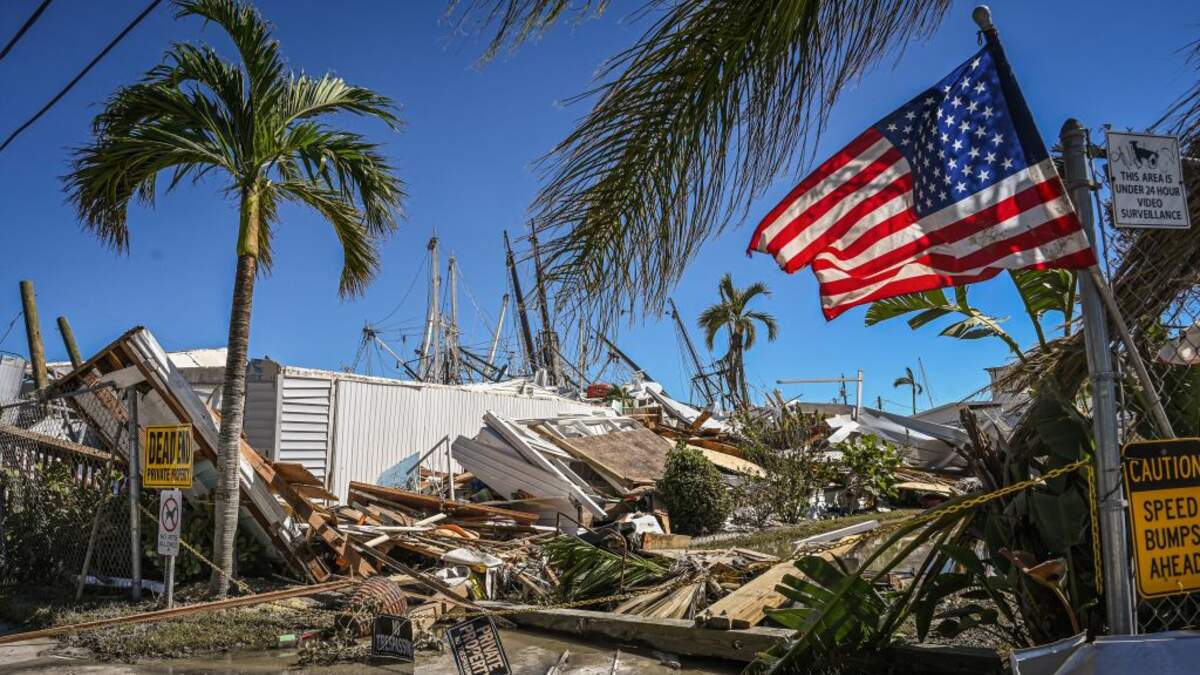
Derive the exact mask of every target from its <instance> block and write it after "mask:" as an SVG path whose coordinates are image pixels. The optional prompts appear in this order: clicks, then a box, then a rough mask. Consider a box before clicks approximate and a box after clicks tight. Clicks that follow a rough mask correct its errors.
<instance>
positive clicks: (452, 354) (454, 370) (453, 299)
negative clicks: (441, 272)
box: [446, 256, 461, 383]
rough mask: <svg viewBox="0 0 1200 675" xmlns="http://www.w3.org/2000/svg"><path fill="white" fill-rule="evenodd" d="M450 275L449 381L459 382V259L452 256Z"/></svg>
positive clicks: (447, 272) (447, 331) (447, 345)
mask: <svg viewBox="0 0 1200 675" xmlns="http://www.w3.org/2000/svg"><path fill="white" fill-rule="evenodd" d="M446 275H447V276H449V277H450V325H449V326H448V328H447V329H446V356H447V357H448V363H447V367H446V370H447V375H448V381H449V382H454V383H457V382H459V381H460V380H459V356H458V350H459V347H460V346H461V345H459V341H458V261H456V260H455V259H454V256H450V266H449V269H448V270H447V271H446Z"/></svg>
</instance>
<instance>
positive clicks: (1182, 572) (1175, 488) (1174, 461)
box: [1121, 439, 1200, 598]
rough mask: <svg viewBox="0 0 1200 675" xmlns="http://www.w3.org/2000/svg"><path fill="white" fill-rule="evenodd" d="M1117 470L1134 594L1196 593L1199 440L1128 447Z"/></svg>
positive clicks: (1199, 573)
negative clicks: (1125, 505)
mask: <svg viewBox="0 0 1200 675" xmlns="http://www.w3.org/2000/svg"><path fill="white" fill-rule="evenodd" d="M1121 468H1122V470H1123V473H1124V475H1125V491H1126V492H1127V493H1128V494H1129V523H1130V532H1131V534H1132V537H1133V549H1134V551H1135V552H1136V554H1137V555H1136V557H1137V564H1136V571H1137V585H1138V593H1140V594H1141V595H1142V597H1147V598H1154V597H1159V596H1164V595H1173V594H1176V593H1191V592H1192V591H1197V590H1200V439H1176V440H1162V441H1139V442H1137V443H1130V444H1128V445H1126V446H1125V449H1124V451H1123V452H1122V457H1121Z"/></svg>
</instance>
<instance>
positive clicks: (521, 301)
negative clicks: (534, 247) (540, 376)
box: [504, 230, 538, 375]
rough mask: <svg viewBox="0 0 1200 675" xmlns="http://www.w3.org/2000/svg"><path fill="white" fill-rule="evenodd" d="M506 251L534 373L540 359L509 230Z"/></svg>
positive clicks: (506, 236) (528, 363)
mask: <svg viewBox="0 0 1200 675" xmlns="http://www.w3.org/2000/svg"><path fill="white" fill-rule="evenodd" d="M504 251H505V253H506V254H507V255H508V272H509V274H510V275H511V276H512V285H513V293H514V294H516V296H517V319H518V320H520V322H521V337H522V338H523V340H522V342H523V344H522V346H523V347H524V348H525V363H526V365H528V366H529V374H530V375H533V374H534V373H536V372H537V369H538V360H537V356H536V354H534V347H533V331H531V330H530V329H529V315H528V314H526V313H525V296H524V294H522V293H521V278H520V277H519V276H517V262H516V261H515V260H513V252H512V245H511V244H510V243H509V241H508V230H505V231H504Z"/></svg>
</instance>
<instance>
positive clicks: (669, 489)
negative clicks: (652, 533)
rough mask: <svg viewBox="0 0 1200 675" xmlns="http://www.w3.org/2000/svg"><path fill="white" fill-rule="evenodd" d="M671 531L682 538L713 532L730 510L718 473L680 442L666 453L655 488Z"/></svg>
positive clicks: (723, 480) (726, 493) (698, 453)
mask: <svg viewBox="0 0 1200 675" xmlns="http://www.w3.org/2000/svg"><path fill="white" fill-rule="evenodd" d="M656 487H657V488H658V492H659V494H661V495H662V498H663V502H665V503H666V506H667V513H668V514H670V516H671V530H672V531H674V532H679V533H682V534H692V535H697V534H707V533H710V532H716V531H717V530H719V529H721V526H722V525H724V524H725V520H726V519H727V518H728V517H729V511H730V509H731V508H732V503H731V500H730V499H729V492H728V488H727V487H726V485H725V479H724V478H723V477H722V476H721V472H720V471H719V470H717V467H715V466H713V463H712V462H710V461H708V460H707V459H705V457H704V455H703V454H701V452H700V451H699V450H697V449H695V448H693V447H690V446H688V445H687V444H686V443H683V442H680V443H679V444H678V445H676V446H675V447H674V448H672V449H671V450H670V451H668V452H667V466H666V469H665V470H664V471H663V477H662V478H660V479H659V480H658V482H657V484H656Z"/></svg>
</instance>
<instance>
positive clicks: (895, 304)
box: [863, 289, 957, 328]
mask: <svg viewBox="0 0 1200 675" xmlns="http://www.w3.org/2000/svg"><path fill="white" fill-rule="evenodd" d="M955 311H957V308H956V307H955V306H954V305H953V304H951V302H950V300H949V299H948V298H947V297H946V293H945V291H943V290H941V289H936V290H932V291H923V292H921V293H909V294H907V295H898V296H896V297H892V298H884V299H882V300H876V301H875V302H873V303H871V306H870V307H869V308H867V315H866V318H865V319H864V321H863V323H864V324H865V325H867V326H874V325H875V324H877V323H880V322H882V321H887V320H888V319H894V318H896V317H898V316H904V315H905V314H909V313H911V312H920V314H918V315H917V316H916V317H913V318H912V319H909V324H908V325H909V326H910V327H911V328H919V327H921V326H923V325H925V324H927V323H929V322H930V321H933V320H934V319H937V318H939V317H942V316H945V315H946V314H950V313H952V312H955ZM914 322H915V323H914Z"/></svg>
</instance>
